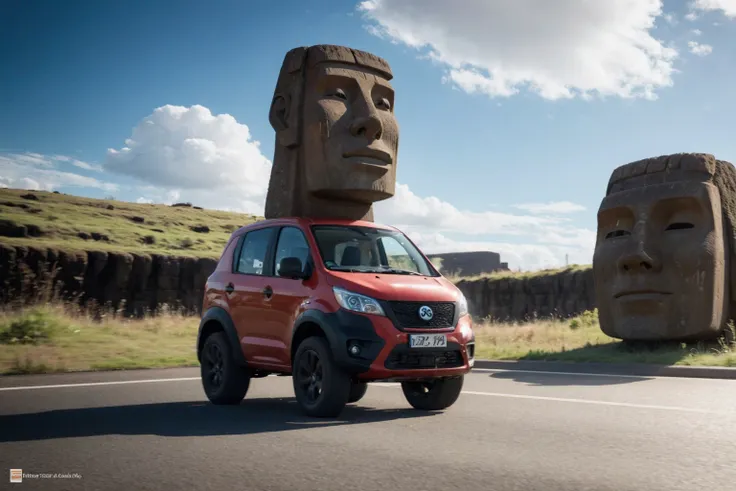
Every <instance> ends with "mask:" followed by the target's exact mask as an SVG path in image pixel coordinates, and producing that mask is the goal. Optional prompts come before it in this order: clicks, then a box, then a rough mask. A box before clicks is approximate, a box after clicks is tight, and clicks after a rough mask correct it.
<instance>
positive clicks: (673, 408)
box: [381, 384, 736, 416]
mask: <svg viewBox="0 0 736 491" xmlns="http://www.w3.org/2000/svg"><path fill="white" fill-rule="evenodd" d="M381 385H382V386H384V387H387V388H391V389H394V388H397V386H395V385H393V384H392V385H388V384H381ZM462 393H463V394H470V395H475V396H489V397H506V398H511V399H532V400H537V401H554V402H572V403H579V404H594V405H599V406H619V407H629V408H638V409H661V410H665V411H685V412H690V413H701V414H720V415H723V416H736V412H722V411H710V410H708V409H699V408H694V407H678V406H657V405H652V404H635V403H630V402H613V401H596V400H591V399H570V398H566V397H548V396H531V395H524V394H505V393H501V392H480V391H475V390H464V391H462Z"/></svg>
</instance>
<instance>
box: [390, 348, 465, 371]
mask: <svg viewBox="0 0 736 491" xmlns="http://www.w3.org/2000/svg"><path fill="white" fill-rule="evenodd" d="M462 364H463V356H462V354H461V353H460V351H458V350H421V351H416V352H414V351H411V352H407V351H404V352H396V353H391V354H390V355H389V356H388V358H387V359H386V368H388V369H389V370H411V369H414V368H455V367H459V366H462Z"/></svg>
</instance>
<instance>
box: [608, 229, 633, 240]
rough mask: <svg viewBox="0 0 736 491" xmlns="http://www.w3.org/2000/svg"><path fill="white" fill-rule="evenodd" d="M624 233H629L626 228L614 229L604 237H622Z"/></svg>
mask: <svg viewBox="0 0 736 491" xmlns="http://www.w3.org/2000/svg"><path fill="white" fill-rule="evenodd" d="M624 235H631V232H629V231H628V230H614V231H612V232H608V233H607V234H606V239H613V238H614V237H623V236H624Z"/></svg>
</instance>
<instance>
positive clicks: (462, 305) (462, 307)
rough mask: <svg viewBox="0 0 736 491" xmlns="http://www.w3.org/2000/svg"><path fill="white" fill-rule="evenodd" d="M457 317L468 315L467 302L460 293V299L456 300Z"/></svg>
mask: <svg viewBox="0 0 736 491" xmlns="http://www.w3.org/2000/svg"><path fill="white" fill-rule="evenodd" d="M457 302H458V310H459V312H458V317H462V316H464V315H468V301H467V300H466V299H465V295H463V294H462V293H461V294H460V298H459V299H458V301H457Z"/></svg>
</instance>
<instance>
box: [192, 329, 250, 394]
mask: <svg viewBox="0 0 736 491" xmlns="http://www.w3.org/2000/svg"><path fill="white" fill-rule="evenodd" d="M201 359H202V361H201V363H200V377H201V379H202V388H203V389H204V393H205V395H206V396H207V399H209V400H210V402H212V403H213V404H217V405H232V404H240V402H241V401H242V400H243V398H244V397H245V394H247V392H248V388H249V387H250V376H249V374H248V372H247V370H246V369H245V368H244V367H242V366H239V365H238V364H237V363H236V361H235V359H234V358H233V353H232V347H231V346H230V343H228V341H227V338H226V337H225V333H224V332H216V333H214V334H212V335H210V336H208V337H207V340H206V341H205V342H204V347H203V348H202V354H201Z"/></svg>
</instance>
